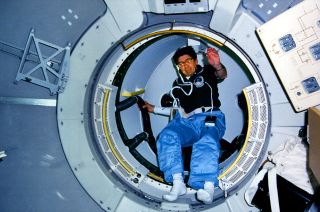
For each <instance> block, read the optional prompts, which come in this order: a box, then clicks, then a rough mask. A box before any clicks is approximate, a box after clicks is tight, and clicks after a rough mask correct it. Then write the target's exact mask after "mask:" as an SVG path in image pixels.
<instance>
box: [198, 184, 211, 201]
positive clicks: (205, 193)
mask: <svg viewBox="0 0 320 212" xmlns="http://www.w3.org/2000/svg"><path fill="white" fill-rule="evenodd" d="M213 193H214V184H213V182H209V181H206V182H205V183H204V186H203V189H199V190H198V191H197V197H198V200H200V201H202V202H204V204H210V203H212V200H213Z"/></svg>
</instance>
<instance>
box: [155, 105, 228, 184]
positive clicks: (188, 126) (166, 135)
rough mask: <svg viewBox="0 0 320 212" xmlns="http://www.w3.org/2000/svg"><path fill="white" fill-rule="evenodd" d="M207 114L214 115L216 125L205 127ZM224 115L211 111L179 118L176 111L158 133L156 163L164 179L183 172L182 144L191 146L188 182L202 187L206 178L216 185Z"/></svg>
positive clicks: (169, 179)
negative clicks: (172, 117)
mask: <svg viewBox="0 0 320 212" xmlns="http://www.w3.org/2000/svg"><path fill="white" fill-rule="evenodd" d="M206 116H216V117H217V118H216V123H215V126H206V125H205V119H206ZM225 129H226V127H225V117H224V114H223V113H222V112H221V111H219V110H218V111H212V112H206V113H199V114H195V115H192V116H191V117H189V118H182V117H181V116H180V115H179V114H177V115H176V116H175V118H174V119H173V120H172V121H171V122H170V123H169V124H168V125H167V126H166V127H165V128H164V129H163V130H162V131H161V132H160V135H159V138H158V140H157V151H158V162H159V167H160V170H161V171H163V173H164V178H165V181H167V182H172V181H173V179H172V175H173V174H175V173H183V172H184V167H183V164H184V163H183V159H182V147H187V146H192V155H191V162H190V176H189V181H188V184H189V185H190V186H191V187H192V188H195V189H200V188H203V185H204V182H205V181H211V182H214V184H215V185H218V175H219V167H218V166H219V152H220V140H221V138H222V137H223V135H224V132H225Z"/></svg>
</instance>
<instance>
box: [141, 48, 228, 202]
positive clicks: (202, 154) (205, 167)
mask: <svg viewBox="0 0 320 212" xmlns="http://www.w3.org/2000/svg"><path fill="white" fill-rule="evenodd" d="M206 56H207V61H208V63H209V64H208V65H204V66H203V67H202V66H200V65H199V64H198V59H197V54H196V52H195V51H194V49H193V48H192V47H191V46H186V47H182V48H179V49H178V50H177V51H176V52H175V54H174V55H173V62H174V63H175V64H176V66H177V68H178V75H179V77H178V78H177V79H176V80H175V81H174V82H173V86H172V89H171V90H170V92H169V93H168V94H166V95H165V97H166V100H169V102H170V101H171V102H172V106H173V107H171V108H170V111H171V112H172V108H175V109H177V111H178V112H177V113H176V114H175V116H174V118H173V119H172V120H171V121H170V122H169V123H168V125H167V126H166V127H165V128H164V129H163V130H162V131H161V132H160V134H159V137H158V140H157V154H158V163H159V167H160V170H161V171H163V173H164V179H165V181H167V182H169V183H172V189H171V191H170V192H169V193H168V194H165V195H164V196H163V199H164V200H167V201H175V200H177V199H178V197H179V196H181V195H184V194H186V191H187V189H186V184H185V182H184V162H183V156H182V147H187V146H192V154H191V161H190V174H189V180H188V185H189V186H190V187H192V188H194V189H196V190H197V193H196V197H197V199H198V200H199V201H202V202H203V203H205V204H210V203H211V202H212V201H213V194H214V187H215V186H217V185H218V174H219V173H218V165H219V161H218V160H219V152H220V143H219V142H220V140H221V138H222V137H223V135H224V132H225V129H226V127H225V117H224V114H223V112H222V111H221V110H220V109H219V107H220V105H221V103H220V100H219V92H218V86H217V84H218V82H220V81H222V80H223V79H225V78H226V77H227V71H226V68H225V67H224V65H223V64H222V63H221V62H220V56H219V54H218V52H217V50H216V49H214V48H208V49H207V53H206ZM143 107H144V108H146V109H147V110H148V111H149V112H153V113H155V114H168V113H170V112H168V108H166V107H158V106H155V105H152V104H150V103H148V102H147V101H145V105H144V106H143Z"/></svg>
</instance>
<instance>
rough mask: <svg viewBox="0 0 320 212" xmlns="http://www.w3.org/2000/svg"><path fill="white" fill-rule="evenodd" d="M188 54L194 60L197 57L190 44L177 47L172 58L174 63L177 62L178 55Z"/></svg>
mask: <svg viewBox="0 0 320 212" xmlns="http://www.w3.org/2000/svg"><path fill="white" fill-rule="evenodd" d="M186 54H187V55H189V56H190V57H191V58H192V59H194V60H196V59H197V53H196V52H195V51H194V49H193V48H192V47H191V46H186V47H182V48H179V49H177V51H176V52H175V53H174V55H173V57H172V59H173V61H174V63H175V64H178V59H179V57H181V56H183V55H186Z"/></svg>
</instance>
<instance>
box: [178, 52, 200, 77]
mask: <svg viewBox="0 0 320 212" xmlns="http://www.w3.org/2000/svg"><path fill="white" fill-rule="evenodd" d="M197 64H198V60H197V59H195V60H194V59H193V58H192V57H190V56H189V55H187V54H185V55H182V56H181V57H179V59H178V63H177V65H178V67H179V70H180V71H181V72H182V73H183V75H184V76H186V77H189V76H192V75H193V74H194V72H195V71H196V67H197Z"/></svg>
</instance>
